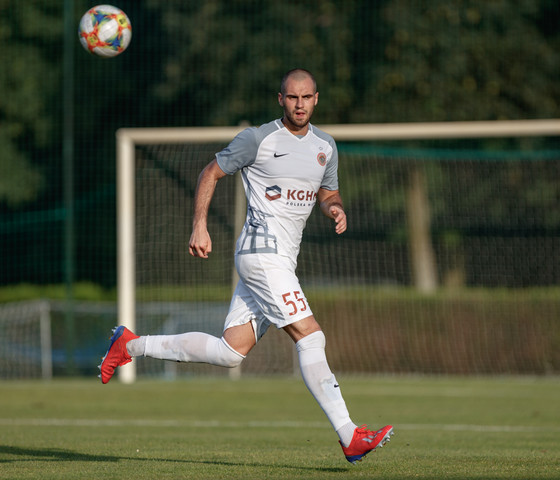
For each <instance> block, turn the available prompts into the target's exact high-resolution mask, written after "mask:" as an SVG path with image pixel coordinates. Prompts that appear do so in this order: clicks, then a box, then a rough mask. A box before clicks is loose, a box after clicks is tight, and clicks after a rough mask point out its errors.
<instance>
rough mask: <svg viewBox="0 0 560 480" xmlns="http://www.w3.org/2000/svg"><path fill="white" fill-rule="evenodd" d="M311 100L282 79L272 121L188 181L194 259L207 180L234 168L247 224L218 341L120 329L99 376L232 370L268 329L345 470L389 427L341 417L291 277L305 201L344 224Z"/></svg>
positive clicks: (326, 139)
mask: <svg viewBox="0 0 560 480" xmlns="http://www.w3.org/2000/svg"><path fill="white" fill-rule="evenodd" d="M318 100H319V93H318V92H317V85H316V82H315V79H314V77H313V75H312V74H311V73H310V72H308V71H306V70H303V69H295V70H291V71H289V72H288V73H286V74H285V75H284V77H283V79H282V83H281V87H280V93H278V103H279V104H280V106H281V107H282V108H283V116H282V118H281V119H278V120H274V121H272V122H270V123H267V124H264V125H262V126H260V127H258V128H254V127H252V128H247V129H245V130H243V131H242V132H241V133H239V135H237V136H236V137H235V138H234V139H233V140H232V142H231V143H230V144H229V145H228V146H227V147H226V148H225V149H224V150H222V151H221V152H219V153H217V154H216V157H215V158H214V159H213V160H212V161H211V162H210V163H209V164H208V165H207V166H206V167H205V168H204V169H203V170H202V173H201V174H200V176H199V178H198V184H197V188H196V192H195V199H194V217H193V231H192V235H191V238H190V241H189V252H190V254H191V255H193V256H195V257H199V258H202V259H205V258H208V255H209V254H210V253H211V252H212V240H211V238H210V235H209V233H208V230H207V217H208V209H209V206H210V202H211V200H212V197H213V194H214V190H215V187H216V184H217V182H218V181H219V180H220V179H221V178H223V177H225V176H226V175H232V174H234V173H235V172H237V171H239V170H240V171H241V175H242V177H243V183H244V187H245V193H246V196H247V218H246V221H245V225H244V227H243V230H242V232H241V235H240V236H239V238H238V240H237V245H236V251H235V266H236V268H237V272H238V273H239V278H240V280H239V283H238V284H237V287H236V289H235V292H234V294H233V298H232V300H231V304H230V308H229V312H228V315H227V317H226V320H225V325H224V331H223V335H222V337H221V338H217V337H214V336H211V335H208V334H206V333H201V332H189V333H183V334H179V335H155V336H142V337H138V336H136V335H135V334H133V333H132V332H131V331H130V330H128V329H126V328H125V327H123V326H121V327H118V328H117V329H116V330H115V332H114V334H113V336H112V338H111V345H110V347H109V350H108V351H107V354H106V355H105V357H104V359H103V361H102V363H101V365H100V369H101V375H100V376H101V379H102V382H103V383H107V382H108V381H109V380H110V379H111V377H112V375H113V373H114V371H115V368H116V367H117V366H120V365H124V364H126V363H128V362H130V361H131V357H133V356H138V355H144V356H147V357H152V358H159V359H164V360H172V361H179V362H198V363H209V364H212V365H219V366H223V367H235V366H237V365H239V364H240V363H241V362H242V361H243V359H244V358H245V357H246V355H247V354H248V353H249V351H250V350H251V349H252V348H253V347H254V346H255V345H256V343H257V342H258V341H259V339H260V338H261V337H262V336H263V335H264V334H265V332H266V331H267V329H268V327H269V326H270V325H274V326H275V327H276V328H282V329H283V330H284V331H285V332H286V333H287V334H288V335H289V336H290V337H291V338H292V340H293V341H294V342H295V346H296V349H297V352H298V358H299V363H300V368H301V373H302V377H303V380H304V382H305V384H306V386H307V388H308V389H309V391H310V392H311V394H312V395H313V397H314V398H315V400H316V401H317V402H318V403H319V405H320V406H321V408H322V409H323V411H324V412H325V414H326V416H327V418H328V419H329V421H330V422H331V424H332V426H333V428H334V430H335V431H336V433H337V434H338V437H339V441H340V444H341V446H342V450H343V452H344V455H345V456H346V459H347V460H348V461H349V462H351V463H355V462H356V461H359V460H361V459H362V457H364V456H365V455H366V454H368V453H369V452H371V451H372V450H375V448H377V447H378V446H383V445H384V444H385V443H386V442H387V441H389V440H390V437H391V435H392V434H393V428H392V426H391V425H387V426H385V427H383V428H381V429H380V430H376V431H371V430H368V428H367V427H366V426H365V425H362V426H361V427H358V426H357V425H356V424H355V423H354V422H352V420H351V419H350V415H349V413H348V410H347V408H346V404H345V402H344V399H343V397H342V393H341V389H340V386H339V383H338V381H337V380H336V378H335V376H334V375H333V374H332V372H331V370H330V368H329V365H328V363H327V358H326V355H325V335H324V334H323V332H322V330H321V327H320V326H319V324H318V323H317V320H316V319H315V317H314V316H313V313H312V311H311V308H310V306H309V304H308V303H307V299H306V298H305V295H304V294H303V291H302V289H301V286H300V284H299V280H298V278H297V277H296V273H295V270H296V258H297V256H298V253H299V248H300V242H301V238H302V234H303V229H304V227H305V224H306V221H307V218H308V217H309V215H310V213H311V210H312V209H313V206H314V205H315V203H317V202H318V203H319V206H320V208H321V211H322V212H323V213H324V214H325V215H326V216H327V217H329V218H331V219H332V220H333V221H334V225H335V226H334V228H335V231H336V233H338V234H341V233H343V232H344V231H345V230H346V226H347V225H346V214H345V212H344V209H343V206H342V200H341V197H340V194H339V190H338V174H337V169H338V152H337V148H336V144H335V142H334V140H333V138H332V137H331V136H329V135H328V134H326V133H325V132H322V131H321V130H319V129H318V128H317V127H315V126H313V125H312V124H311V123H309V122H310V119H311V116H312V114H313V110H314V108H315V106H316V105H317V102H318Z"/></svg>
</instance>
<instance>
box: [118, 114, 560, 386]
mask: <svg viewBox="0 0 560 480" xmlns="http://www.w3.org/2000/svg"><path fill="white" fill-rule="evenodd" d="M243 128H245V127H188V128H121V129H119V130H118V131H117V133H116V138H117V223H118V225H117V237H118V238H117V241H118V247H117V254H118V263H117V269H118V272H117V277H118V285H117V288H118V315H119V323H120V324H122V325H125V326H127V327H128V328H130V329H131V330H133V331H134V330H136V268H135V265H136V255H137V252H136V244H135V235H136V225H135V209H136V198H135V195H136V194H135V191H136V187H135V179H136V163H135V162H136V148H137V147H138V146H141V145H173V144H176V145H181V144H208V143H222V144H224V146H225V145H226V144H227V143H229V141H231V140H232V139H233V137H234V136H235V135H236V134H238V133H239V132H240V131H241V130H243ZM319 128H321V129H322V130H324V131H325V132H327V133H329V134H330V135H332V136H333V138H334V139H335V140H336V141H337V142H370V141H371V142H382V141H393V140H402V141H406V140H430V139H432V140H436V139H467V138H473V139H474V138H491V137H496V138H500V137H507V138H510V137H551V136H560V119H548V120H512V121H480V122H440V123H399V124H346V125H320V126H319ZM216 151H217V150H216ZM206 160H207V161H210V160H211V158H207V159H206ZM235 198H236V200H235V201H236V203H239V202H242V201H244V199H243V198H242V196H239V195H235ZM231 201H232V202H233V199H231ZM411 201H413V202H414V200H411ZM415 205H416V208H422V207H418V205H419V203H418V202H416V203H415ZM240 208H241V207H239V205H238V206H237V207H236V211H238V212H239V211H240ZM422 217H423V215H422V212H420V214H418V215H415V216H414V218H415V219H416V220H418V219H420V220H418V221H419V222H420V224H417V225H414V221H411V222H410V223H411V224H412V226H411V227H410V228H415V229H416V230H417V232H424V233H416V234H415V233H414V232H412V233H411V232H409V234H410V235H426V227H427V225H426V224H423V225H422V224H421V222H422V221H429V220H422ZM184 221H185V222H187V223H188V222H189V219H187V218H185V219H184ZM236 221H237V222H241V224H242V222H243V221H244V215H238V220H236ZM239 228H240V226H239V225H237V226H236V230H238V229H239ZM187 241H188V238H185V245H186V242H187ZM424 250H425V249H424ZM410 255H411V257H412V258H411V263H412V264H414V263H418V265H419V267H418V271H419V272H420V273H418V275H419V278H418V279H417V281H416V282H415V284H416V285H417V286H419V289H420V290H424V291H430V290H432V289H433V282H432V281H430V280H429V278H428V277H429V276H430V275H432V274H433V272H432V273H430V272H428V274H427V275H425V277H426V278H428V280H427V281H426V283H425V284H424V283H423V282H424V280H422V278H421V277H422V272H424V273H425V272H426V270H427V269H428V270H429V268H430V267H429V266H428V267H426V265H422V262H424V263H425V259H426V257H427V256H426V254H425V253H423V254H418V255H419V257H418V258H414V256H415V254H414V252H413V251H411V253H410ZM412 270H414V265H413V268H412ZM423 285H424V286H423ZM135 365H136V363H135V362H132V363H131V364H129V365H126V366H125V367H123V368H121V369H120V379H121V381H123V382H125V383H131V382H134V380H135V378H136V366H135Z"/></svg>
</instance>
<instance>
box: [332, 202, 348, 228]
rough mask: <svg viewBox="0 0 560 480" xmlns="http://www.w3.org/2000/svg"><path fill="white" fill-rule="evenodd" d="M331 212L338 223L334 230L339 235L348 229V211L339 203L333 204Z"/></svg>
mask: <svg viewBox="0 0 560 480" xmlns="http://www.w3.org/2000/svg"><path fill="white" fill-rule="evenodd" d="M329 213H330V214H331V217H332V218H333V220H334V221H335V224H336V226H335V229H334V231H335V232H336V233H338V234H339V235H340V234H341V233H344V232H345V231H346V213H345V212H344V210H343V209H342V208H341V207H339V206H338V205H333V206H332V207H331V208H330V210H329Z"/></svg>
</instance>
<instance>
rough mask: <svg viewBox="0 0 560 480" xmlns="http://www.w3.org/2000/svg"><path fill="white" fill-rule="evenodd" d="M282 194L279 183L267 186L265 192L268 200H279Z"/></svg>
mask: <svg viewBox="0 0 560 480" xmlns="http://www.w3.org/2000/svg"><path fill="white" fill-rule="evenodd" d="M281 196H282V189H281V188H280V187H279V186H278V185H273V186H272V187H267V188H266V192H265V197H266V199H267V200H270V201H271V202H272V200H278V199H279V198H280V197H281Z"/></svg>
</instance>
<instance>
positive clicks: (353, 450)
mask: <svg viewBox="0 0 560 480" xmlns="http://www.w3.org/2000/svg"><path fill="white" fill-rule="evenodd" d="M393 434H394V432H393V427H392V426H391V425H387V426H385V427H383V428H382V429H381V430H377V432H372V431H371V430H368V429H367V426H366V425H362V426H361V427H356V430H354V436H353V437H352V441H351V442H350V445H348V446H347V447H345V446H343V445H342V443H341V444H340V445H341V446H342V451H343V452H344V455H345V456H346V460H348V461H349V462H350V463H356V462H359V461H361V460H362V458H363V457H365V456H366V455H367V454H368V453H369V452H372V451H373V450H375V449H376V448H377V447H382V446H383V445H385V444H386V443H387V442H389V441H390V440H391V435H393Z"/></svg>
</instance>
